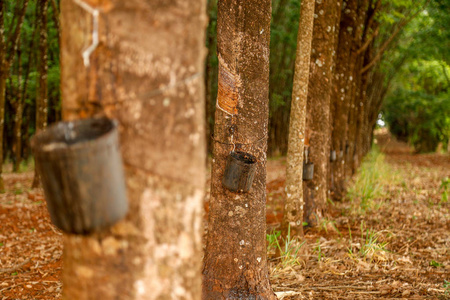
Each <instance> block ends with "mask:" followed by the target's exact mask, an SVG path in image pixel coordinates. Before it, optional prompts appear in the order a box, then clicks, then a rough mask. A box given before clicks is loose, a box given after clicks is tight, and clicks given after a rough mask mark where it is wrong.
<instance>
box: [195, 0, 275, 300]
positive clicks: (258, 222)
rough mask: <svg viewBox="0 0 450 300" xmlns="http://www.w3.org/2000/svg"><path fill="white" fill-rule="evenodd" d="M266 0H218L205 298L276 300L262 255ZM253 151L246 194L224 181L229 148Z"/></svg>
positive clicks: (266, 72)
mask: <svg viewBox="0 0 450 300" xmlns="http://www.w3.org/2000/svg"><path fill="white" fill-rule="evenodd" d="M270 17H271V1H269V0H256V1H237V0H220V1H219V2H218V20H217V40H218V60H219V88H218V96H217V109H216V114H215V126H214V146H213V163H212V178H211V200H210V208H209V220H208V233H207V240H206V252H205V258H204V269H203V297H202V298H203V299H214V300H216V299H276V297H275V295H274V293H273V292H272V289H271V286H270V283H269V275H268V269H267V261H266V222H265V216H266V213H265V205H266V149H267V127H268V114H269V111H268V88H269V38H270V27H269V26H270ZM233 150H236V151H238V150H239V151H243V152H247V153H249V154H251V155H253V156H255V157H256V159H257V163H256V174H255V177H254V180H253V185H252V186H251V189H250V191H249V192H248V193H239V192H232V191H230V190H228V189H227V188H225V187H224V186H223V185H222V179H223V177H224V170H225V165H226V160H227V157H228V155H229V154H230V152H231V151H233Z"/></svg>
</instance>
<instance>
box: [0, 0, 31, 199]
mask: <svg viewBox="0 0 450 300" xmlns="http://www.w3.org/2000/svg"><path fill="white" fill-rule="evenodd" d="M27 6H28V0H23V1H17V2H16V9H14V12H15V13H14V15H13V20H12V22H11V23H10V24H11V25H10V26H11V27H10V28H5V14H6V1H0V191H3V190H4V189H5V187H4V184H3V177H2V169H3V131H4V128H5V92H6V78H7V77H8V74H9V70H10V68H11V65H12V63H13V60H14V55H15V53H16V50H17V45H18V43H19V38H20V31H21V29H22V24H23V20H24V17H25V12H26V9H27Z"/></svg>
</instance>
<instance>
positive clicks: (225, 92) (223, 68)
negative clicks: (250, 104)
mask: <svg viewBox="0 0 450 300" xmlns="http://www.w3.org/2000/svg"><path fill="white" fill-rule="evenodd" d="M240 86H241V80H240V78H239V75H238V74H237V73H236V72H235V71H233V70H231V69H230V68H229V67H228V66H227V64H226V63H225V62H224V60H223V59H222V58H221V57H220V55H219V84H218V91H217V103H216V106H217V107H218V108H219V109H220V110H222V111H224V112H225V113H227V114H230V115H236V114H237V113H238V111H237V105H238V102H239V93H238V90H239V87H240Z"/></svg>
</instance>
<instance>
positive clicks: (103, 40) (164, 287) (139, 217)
mask: <svg viewBox="0 0 450 300" xmlns="http://www.w3.org/2000/svg"><path fill="white" fill-rule="evenodd" d="M205 11H206V1H198V0H188V1H186V0H183V1H181V0H180V1H170V2H167V1H137V0H131V1H119V0H106V1H104V0H103V1H97V0H89V1H87V0H86V1H82V0H63V1H62V2H61V64H62V69H61V87H62V99H63V105H62V106H63V108H62V109H63V111H62V112H63V119H65V120H75V119H79V118H85V117H90V116H108V117H110V118H114V119H116V120H118V122H119V132H120V141H121V143H120V145H121V146H120V148H121V152H122V157H123V163H124V169H125V175H126V185H127V194H128V201H129V206H130V208H129V212H128V215H127V217H126V218H125V219H124V220H123V221H121V222H119V223H118V224H116V225H114V226H113V227H112V228H109V229H105V230H103V231H100V232H98V233H95V234H92V235H88V236H74V235H64V251H63V274H62V283H63V299H199V298H200V297H201V257H202V241H201V237H202V233H203V226H202V212H203V205H202V201H203V193H204V192H203V191H204V178H205V163H204V162H205V139H204V121H203V118H204V80H203V70H204V56H205V49H204V38H205V34H204V32H205V28H206V23H207V20H206V15H205Z"/></svg>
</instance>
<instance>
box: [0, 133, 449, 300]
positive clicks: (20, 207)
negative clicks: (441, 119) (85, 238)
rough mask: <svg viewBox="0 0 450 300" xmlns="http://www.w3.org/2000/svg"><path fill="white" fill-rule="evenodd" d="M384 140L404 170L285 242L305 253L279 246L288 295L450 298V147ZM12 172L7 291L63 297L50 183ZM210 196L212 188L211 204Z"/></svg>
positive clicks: (1, 274)
mask: <svg viewBox="0 0 450 300" xmlns="http://www.w3.org/2000/svg"><path fill="white" fill-rule="evenodd" d="M377 142H378V144H379V145H380V148H381V150H382V152H383V153H384V155H385V163H386V164H387V165H389V167H390V168H391V169H390V171H389V172H390V173H395V174H397V176H398V178H397V179H398V180H392V181H391V182H383V184H382V188H383V192H381V193H377V195H376V197H375V199H373V202H372V203H371V205H369V206H368V207H367V208H365V209H364V210H362V209H361V203H360V202H358V201H360V199H358V198H357V197H354V198H353V199H352V200H348V199H347V200H344V201H342V202H332V203H331V204H330V210H331V211H330V214H329V216H327V218H326V219H324V220H322V222H321V223H320V224H321V225H320V226H318V227H317V228H313V229H308V230H306V232H305V237H304V239H298V238H295V237H291V239H290V240H289V243H290V244H288V245H286V244H285V243H283V244H281V245H282V248H283V249H291V250H289V251H290V253H295V255H296V256H295V257H293V258H292V259H289V258H287V257H286V255H285V256H283V253H282V254H281V256H280V253H279V251H278V252H277V251H269V254H268V260H269V266H270V278H271V283H272V286H273V289H274V291H275V292H276V294H277V296H278V298H279V299H280V300H281V299H284V300H289V299H398V298H404V299H450V203H449V202H450V201H447V202H445V201H443V197H442V193H443V188H442V185H443V182H444V181H443V180H445V178H448V176H449V175H450V171H449V170H450V155H448V154H421V155H415V154H412V153H411V151H410V149H409V148H408V147H407V146H405V145H404V144H402V143H399V142H396V141H394V140H393V139H391V138H390V137H389V136H388V135H386V134H385V135H382V136H377ZM284 174H285V158H278V159H274V160H269V161H268V191H267V195H268V196H267V223H268V230H267V233H268V235H269V236H270V235H271V234H273V233H274V232H276V230H277V228H278V226H279V223H280V222H281V219H282V216H283V207H284V200H285V197H286V195H285V192H284V182H285V177H284V176H285V175H284ZM3 177H4V181H5V186H6V192H5V193H4V194H0V299H1V300H4V299H60V298H61V289H62V285H61V270H62V257H61V256H62V234H61V232H60V231H59V230H58V229H56V228H55V227H54V226H53V225H52V224H51V222H50V217H49V214H48V212H47V209H46V204H45V199H44V196H43V192H42V190H41V189H34V190H31V189H29V187H30V186H31V181H32V178H33V172H23V173H19V174H14V173H11V172H8V171H6V172H5V173H4V175H3ZM353 181H355V180H353ZM208 188H209V186H207V190H208ZM208 200H209V198H208V193H207V195H206V199H205V210H206V212H207V210H208V209H207V208H208ZM273 237H274V236H272V242H273V241H274V240H273ZM275 238H278V239H279V238H280V237H279V236H275ZM281 242H282V241H281ZM272 246H273V245H272ZM292 249H295V251H292ZM272 250H273V249H272ZM285 254H286V253H285ZM283 257H284V261H281V260H282V258H283ZM286 261H287V262H288V263H286ZM289 262H290V263H289Z"/></svg>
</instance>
